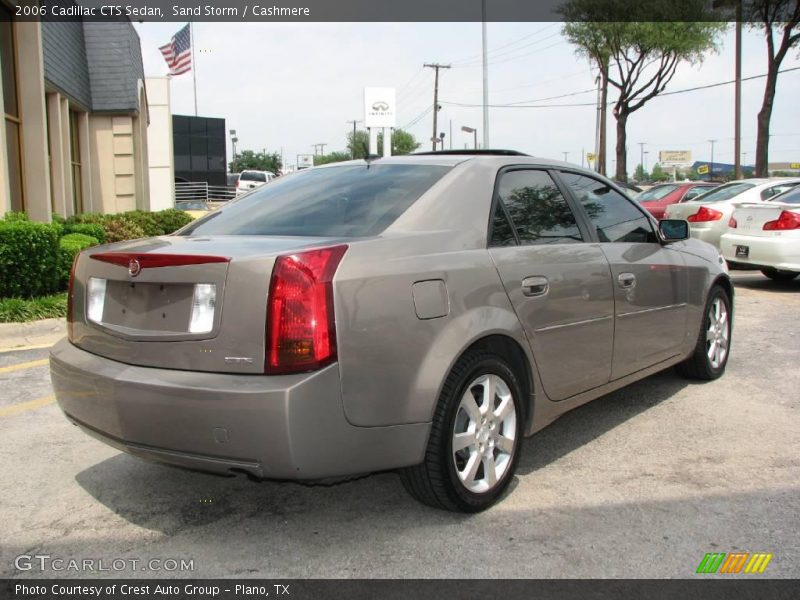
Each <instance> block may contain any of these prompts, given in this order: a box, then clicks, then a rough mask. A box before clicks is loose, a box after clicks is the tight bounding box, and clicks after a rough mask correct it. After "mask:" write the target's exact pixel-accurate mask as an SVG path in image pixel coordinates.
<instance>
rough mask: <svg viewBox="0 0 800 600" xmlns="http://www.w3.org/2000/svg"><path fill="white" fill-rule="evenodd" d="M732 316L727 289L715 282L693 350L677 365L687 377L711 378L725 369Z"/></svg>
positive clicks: (731, 330)
mask: <svg viewBox="0 0 800 600" xmlns="http://www.w3.org/2000/svg"><path fill="white" fill-rule="evenodd" d="M732 318H733V313H732V311H731V300H730V296H729V295H728V292H727V291H725V289H724V288H723V287H722V286H720V285H715V286H714V287H712V288H711V291H710V292H709V294H708V299H707V300H706V305H705V308H704V310H703V321H702V324H701V326H700V333H699V334H698V336H697V343H696V344H695V348H694V351H693V352H692V355H691V356H690V357H689V358H687V359H686V360H685V361H683V362H682V363H679V364H678V365H676V367H675V368H676V369H677V371H678V373H680V374H681V375H683V376H684V377H686V378H688V379H700V380H705V381H710V380H712V379H717V378H718V377H720V376H721V375H722V374H723V373H724V372H725V366H726V365H727V364H728V357H729V356H730V348H731V334H732V333H733V321H732ZM720 321H721V322H720Z"/></svg>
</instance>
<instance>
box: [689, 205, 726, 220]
mask: <svg viewBox="0 0 800 600" xmlns="http://www.w3.org/2000/svg"><path fill="white" fill-rule="evenodd" d="M721 218H722V213H721V212H719V211H718V210H714V209H713V208H706V207H705V206H701V207H700V210H698V211H697V212H696V213H694V214H693V215H691V216H690V217H689V218H688V219H686V220H687V221H689V223H705V222H707V221H719V220H720V219H721Z"/></svg>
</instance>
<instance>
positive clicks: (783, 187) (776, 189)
mask: <svg viewBox="0 0 800 600" xmlns="http://www.w3.org/2000/svg"><path fill="white" fill-rule="evenodd" d="M795 186H797V184H796V183H781V184H779V185H775V186H772V187H771V188H767V189H765V190H762V192H761V199H762V200H769V199H770V198H772V197H773V196H777V195H778V194H782V193H783V192H786V191H788V190H791V189H792V188H794V187H795Z"/></svg>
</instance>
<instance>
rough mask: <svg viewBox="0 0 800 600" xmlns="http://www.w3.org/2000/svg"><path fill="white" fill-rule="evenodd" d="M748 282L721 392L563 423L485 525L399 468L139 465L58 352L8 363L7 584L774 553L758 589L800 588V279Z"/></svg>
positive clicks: (651, 569) (685, 564)
mask: <svg viewBox="0 0 800 600" xmlns="http://www.w3.org/2000/svg"><path fill="white" fill-rule="evenodd" d="M734 280H735V283H736V292H737V297H736V316H735V320H734V337H733V348H732V354H731V358H730V362H729V364H728V371H727V373H726V375H725V376H724V377H723V378H722V379H720V380H718V381H715V382H712V383H706V384H696V383H689V382H686V381H685V380H683V379H681V378H679V377H678V376H677V375H676V374H674V372H673V371H671V370H670V371H666V372H664V373H660V374H658V375H655V376H653V377H650V378H648V379H646V380H644V381H641V382H639V383H637V384H634V385H633V386H630V387H628V388H626V389H623V390H620V391H618V392H616V393H614V394H611V395H609V396H606V397H604V398H602V399H600V400H597V401H596V402H593V403H591V404H589V405H586V406H584V407H582V408H579V409H578V410H576V411H573V412H572V413H570V414H568V415H565V416H564V417H562V418H561V419H560V420H558V421H557V422H556V423H554V424H553V425H551V426H550V427H549V428H547V429H546V430H544V431H542V432H540V433H539V434H537V435H536V436H534V437H533V438H530V439H528V440H527V444H526V446H525V447H524V449H523V454H522V457H521V461H520V467H519V469H518V472H517V477H516V479H515V481H514V482H513V483H512V486H511V490H510V493H509V494H508V495H507V496H506V497H505V498H504V499H503V500H502V501H501V502H500V504H498V505H497V506H495V507H494V508H492V509H490V510H488V511H486V512H484V513H482V514H478V515H472V516H464V515H454V514H449V513H446V512H441V511H437V510H433V509H429V508H426V507H424V506H422V505H419V504H417V503H416V502H415V501H414V500H412V499H411V498H410V497H409V496H408V495H406V493H405V491H404V490H403V488H402V486H401V484H400V481H399V478H398V477H397V476H396V475H395V474H393V473H386V474H380V475H374V476H371V477H367V478H363V479H359V480H356V481H352V482H348V483H344V484H339V485H335V486H329V487H323V486H316V487H308V486H301V485H296V484H291V483H273V482H263V483H253V482H250V481H248V480H246V479H243V478H231V479H228V478H219V477H213V476H209V475H204V474H198V473H192V472H186V471H181V470H177V469H173V468H169V467H164V466H160V465H155V464H149V463H146V462H143V461H141V460H139V459H136V458H133V457H130V456H127V455H125V454H121V453H119V452H117V451H116V450H113V449H111V448H109V447H107V446H105V445H103V444H101V443H100V442H97V441H95V440H93V439H91V438H89V437H88V436H86V435H84V434H83V433H81V432H80V431H79V430H78V429H77V428H75V427H73V426H72V425H70V424H69V423H68V422H67V421H66V420H65V419H64V417H63V416H62V414H61V413H60V411H59V410H58V408H57V407H56V405H55V404H54V403H53V399H52V389H51V387H50V383H49V373H48V368H47V365H46V361H44V360H43V359H45V358H46V357H47V350H46V349H34V350H27V351H15V352H7V353H2V354H0V385H2V390H3V391H2V394H0V455H1V456H2V457H3V477H2V484H1V485H2V490H3V494H2V501H0V522H1V523H2V530H3V531H4V532H5V533H4V534H3V535H2V542H0V576H2V577H22V578H30V577H42V576H47V577H52V576H59V577H86V576H92V575H96V574H94V573H82V572H78V571H61V572H54V571H44V572H42V571H41V570H39V569H38V568H33V569H31V570H18V569H16V568H15V565H14V562H15V561H14V558H15V557H16V556H18V555H20V554H27V555H49V556H50V557H52V558H61V559H64V560H65V561H68V560H70V559H79V560H81V559H86V558H91V559H100V558H103V559H104V560H106V561H109V562H110V561H111V560H114V559H125V560H128V561H129V560H138V561H141V562H140V563H138V564H141V563H144V562H146V561H148V560H150V559H153V558H156V559H162V560H164V559H175V560H178V561H180V560H181V559H187V560H193V563H194V570H193V571H191V572H180V571H170V572H164V571H139V570H135V569H133V568H126V569H125V570H123V571H121V572H106V573H100V575H101V576H102V575H107V576H115V575H116V576H151V577H177V576H194V577H226V576H227V577H265V578H271V577H283V578H303V577H343V578H346V577H365V578H366V577H453V578H481V577H532V578H538V577H635V578H649V577H693V576H696V575H695V569H696V568H697V566H698V564H699V563H700V561H701V559H702V558H703V556H704V555H705V553H707V552H733V551H746V552H768V553H772V554H773V555H774V556H773V558H772V560H771V562H770V563H769V565H768V568H767V570H766V571H765V572H764V574H763V575H756V576H755V577H792V578H796V577H800V541H798V530H799V529H800V526H799V525H798V524H799V523H800V520H798V515H800V369H799V368H798V365H800V341H799V339H800V325H798V312H799V311H798V309H800V279H798V280H796V281H793V282H789V283H775V282H772V281H769V280H767V279H766V278H764V277H762V276H761V275H760V274H756V273H750V272H746V273H743V272H739V273H735V274H734ZM331 450H332V451H335V449H331ZM138 569H141V566H139V567H138ZM698 577H709V575H698ZM728 577H730V576H728ZM750 577H753V576H750Z"/></svg>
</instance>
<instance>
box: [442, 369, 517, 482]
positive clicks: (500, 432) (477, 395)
mask: <svg viewBox="0 0 800 600" xmlns="http://www.w3.org/2000/svg"><path fill="white" fill-rule="evenodd" d="M516 435H517V413H516V404H515V401H514V397H513V395H512V393H511V389H510V388H509V386H508V384H507V383H506V382H505V381H504V380H503V378H502V377H500V376H498V375H495V374H493V373H489V374H485V375H481V376H479V377H476V378H475V379H474V380H473V381H472V383H470V385H468V386H467V387H466V388H465V391H464V394H463V395H462V396H461V402H460V404H459V406H458V409H457V410H456V416H455V421H454V425H453V433H452V439H451V448H452V454H453V461H454V464H455V469H456V473H457V474H458V478H459V479H460V480H461V482H462V484H463V485H464V487H465V488H467V489H468V490H469V491H471V492H474V493H484V492H488V491H490V490H492V489H493V488H495V487H496V486H497V484H498V482H500V481H502V480H503V478H504V476H505V475H506V474H507V472H508V470H509V468H510V466H511V463H512V458H513V456H514V452H515V451H516V447H515V440H516Z"/></svg>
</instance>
